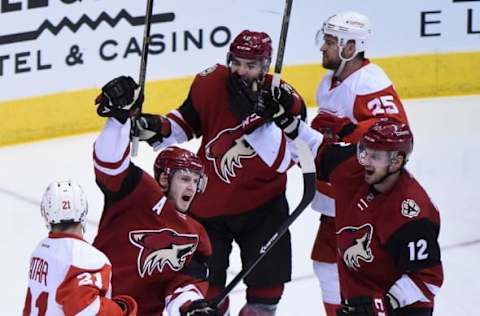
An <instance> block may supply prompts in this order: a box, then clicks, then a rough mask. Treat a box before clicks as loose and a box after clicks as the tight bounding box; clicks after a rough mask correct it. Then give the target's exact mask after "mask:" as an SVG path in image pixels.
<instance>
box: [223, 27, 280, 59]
mask: <svg viewBox="0 0 480 316" xmlns="http://www.w3.org/2000/svg"><path fill="white" fill-rule="evenodd" d="M229 55H232V56H234V57H237V58H245V59H267V60H268V63H270V60H271V58H272V39H271V38H270V36H268V34H267V33H264V32H253V31H249V30H244V31H242V32H241V33H240V34H238V35H237V37H235V39H234V40H233V42H232V43H231V44H230V50H229ZM228 60H230V57H229V58H228Z"/></svg>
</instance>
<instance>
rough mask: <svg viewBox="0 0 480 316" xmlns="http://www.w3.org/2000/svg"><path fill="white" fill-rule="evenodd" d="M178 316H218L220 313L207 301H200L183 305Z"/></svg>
mask: <svg viewBox="0 0 480 316" xmlns="http://www.w3.org/2000/svg"><path fill="white" fill-rule="evenodd" d="M180 316H220V313H219V311H218V309H217V308H216V307H214V306H211V305H210V304H209V303H208V301H207V300H204V299H200V300H195V301H193V302H190V303H186V304H184V306H182V307H181V308H180Z"/></svg>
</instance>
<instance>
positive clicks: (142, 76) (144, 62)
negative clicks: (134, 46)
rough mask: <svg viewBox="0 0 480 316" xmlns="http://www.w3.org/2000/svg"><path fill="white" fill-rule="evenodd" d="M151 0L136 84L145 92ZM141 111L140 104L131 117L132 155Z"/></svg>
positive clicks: (136, 151) (146, 16)
mask: <svg viewBox="0 0 480 316" xmlns="http://www.w3.org/2000/svg"><path fill="white" fill-rule="evenodd" d="M152 12H153V0H147V10H146V13H145V29H144V32H143V45H142V59H141V61H140V74H139V76H138V84H139V85H140V89H141V90H140V93H144V92H145V78H146V75H147V59H148V46H149V44H150V26H151V25H152ZM141 113H142V104H141V105H140V108H139V111H138V113H137V114H136V115H135V116H133V117H132V129H133V135H132V157H135V156H137V154H138V142H139V132H140V131H139V130H138V128H137V124H136V120H137V117H138V116H139V115H140V114H141Z"/></svg>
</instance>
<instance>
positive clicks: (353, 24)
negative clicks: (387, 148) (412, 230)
mask: <svg viewBox="0 0 480 316" xmlns="http://www.w3.org/2000/svg"><path fill="white" fill-rule="evenodd" d="M370 35H371V26H370V21H369V19H368V18H367V17H366V16H364V15H363V14H360V13H358V12H353V11H347V12H340V13H338V14H335V15H333V16H331V17H329V18H328V19H327V20H326V21H325V22H324V23H323V27H322V29H321V30H320V31H318V33H317V38H316V41H317V43H318V44H319V45H321V46H320V52H321V53H322V66H323V67H324V68H325V69H328V70H329V71H328V72H327V74H326V75H325V77H324V78H323V79H322V81H321V83H320V84H319V86H318V89H317V97H316V99H317V105H318V112H319V113H318V115H317V116H316V117H315V119H314V120H313V122H312V126H313V127H314V128H315V129H317V130H321V131H322V132H324V135H327V136H328V135H329V136H330V137H331V138H332V140H333V141H336V140H343V141H347V142H349V143H357V142H358V140H359V139H360V137H361V136H362V135H363V133H365V131H366V130H367V129H368V128H369V127H370V126H372V125H373V124H375V123H376V122H377V121H378V120H379V119H380V118H382V117H391V118H395V119H397V120H399V121H401V122H404V123H407V116H406V113H405V110H404V108H403V105H402V102H401V100H400V98H399V96H398V94H397V92H396V91H395V88H394V86H393V84H392V82H391V80H390V79H389V78H388V77H387V75H386V74H385V72H384V71H383V70H382V69H381V68H380V67H379V66H377V65H375V64H373V63H371V62H370V60H369V59H368V58H366V57H365V55H366V53H367V46H368V41H369V37H370ZM334 198H335V197H334V196H333V192H332V188H331V185H330V184H329V183H326V182H323V181H318V183H317V193H316V195H315V198H314V200H313V202H312V209H314V210H316V211H318V212H320V213H321V214H322V215H321V218H320V225H319V229H318V233H317V237H316V239H315V243H314V246H313V249H312V260H313V267H314V271H315V274H316V276H317V278H318V280H319V284H320V288H321V290H322V299H323V301H324V306H325V310H326V312H327V316H334V315H335V313H336V309H337V308H338V307H339V305H340V300H341V299H340V288H339V281H338V271H337V265H336V250H335V249H336V246H335V201H334Z"/></svg>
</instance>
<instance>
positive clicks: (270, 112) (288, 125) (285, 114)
mask: <svg viewBox="0 0 480 316" xmlns="http://www.w3.org/2000/svg"><path fill="white" fill-rule="evenodd" d="M293 100H294V99H293V92H292V90H291V89H287V88H284V87H280V88H275V89H274V91H273V93H272V90H271V89H263V90H262V92H261V98H260V102H258V104H257V106H256V107H255V113H256V114H257V115H259V116H261V117H263V118H265V119H271V120H273V121H274V122H275V124H276V125H277V126H278V127H280V128H281V129H282V130H283V131H284V132H285V134H286V135H287V136H288V137H289V138H290V139H295V138H297V136H298V127H299V125H300V119H299V118H298V117H296V116H295V115H294V114H292V108H293V102H294V101H293Z"/></svg>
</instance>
